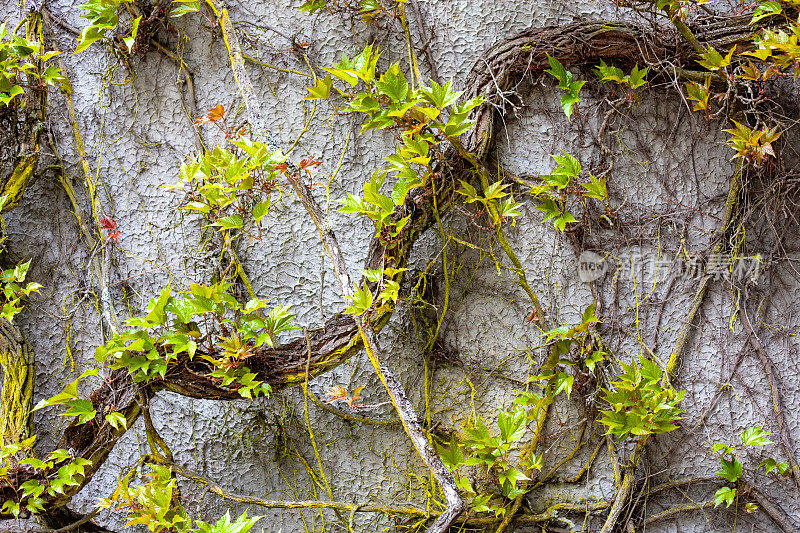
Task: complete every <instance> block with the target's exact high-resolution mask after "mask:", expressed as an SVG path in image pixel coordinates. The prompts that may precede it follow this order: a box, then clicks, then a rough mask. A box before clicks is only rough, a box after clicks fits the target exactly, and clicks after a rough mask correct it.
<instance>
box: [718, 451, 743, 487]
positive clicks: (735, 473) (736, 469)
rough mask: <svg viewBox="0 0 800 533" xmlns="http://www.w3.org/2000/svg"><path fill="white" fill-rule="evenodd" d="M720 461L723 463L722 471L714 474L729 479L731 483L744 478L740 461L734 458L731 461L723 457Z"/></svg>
mask: <svg viewBox="0 0 800 533" xmlns="http://www.w3.org/2000/svg"><path fill="white" fill-rule="evenodd" d="M720 460H721V462H722V470H720V471H719V472H714V474H716V475H718V476H719V477H721V478H723V479H727V480H728V481H730V482H731V483H733V482H735V481H736V480H738V479H739V478H740V477H742V463H740V462H739V460H738V459H736V458H734V459H733V461H729V460H727V459H725V458H724V457H722V458H721V459H720Z"/></svg>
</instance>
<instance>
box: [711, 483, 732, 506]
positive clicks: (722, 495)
mask: <svg viewBox="0 0 800 533" xmlns="http://www.w3.org/2000/svg"><path fill="white" fill-rule="evenodd" d="M735 499H736V489H732V488H730V487H722V488H721V489H719V490H717V492H715V493H714V507H719V506H720V505H722V504H723V503H724V504H726V507H730V506H731V504H732V503H733V501H734V500H735Z"/></svg>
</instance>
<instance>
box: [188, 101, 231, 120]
mask: <svg viewBox="0 0 800 533" xmlns="http://www.w3.org/2000/svg"><path fill="white" fill-rule="evenodd" d="M224 116H225V107H223V106H222V104H219V105H218V106H217V107H214V108H213V109H209V110H208V113H206V114H205V115H203V116H202V117H198V118H196V119H194V123H195V124H205V123H207V122H216V121H218V120H221V119H222V117H224Z"/></svg>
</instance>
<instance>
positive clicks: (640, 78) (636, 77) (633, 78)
mask: <svg viewBox="0 0 800 533" xmlns="http://www.w3.org/2000/svg"><path fill="white" fill-rule="evenodd" d="M648 70H650V67H645V68H643V69H642V70H639V63H636V64H635V65H634V66H633V70H632V71H631V74H630V76H629V77H628V85H630V87H631V89H638V88H639V87H641V86H642V85H644V84H645V83H647V81H646V80H645V79H644V77H645V76H647V71H648Z"/></svg>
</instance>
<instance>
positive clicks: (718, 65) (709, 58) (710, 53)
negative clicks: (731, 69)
mask: <svg viewBox="0 0 800 533" xmlns="http://www.w3.org/2000/svg"><path fill="white" fill-rule="evenodd" d="M735 50H736V45H734V46H733V48H731V49H730V51H729V52H728V54H727V55H726V56H725V57H722V55H720V53H719V52H717V51H716V50H715V49H714V48H713V47H711V46H709V48H708V50H706V51H705V52H703V53H702V54H700V57H702V59H698V60H697V62H698V63H699V64H700V65H702V66H703V67H705V68H707V69H708V70H712V71H715V70H720V69H723V68H725V67H727V66H728V65H730V64H731V59H732V58H733V52H734V51H735Z"/></svg>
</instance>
